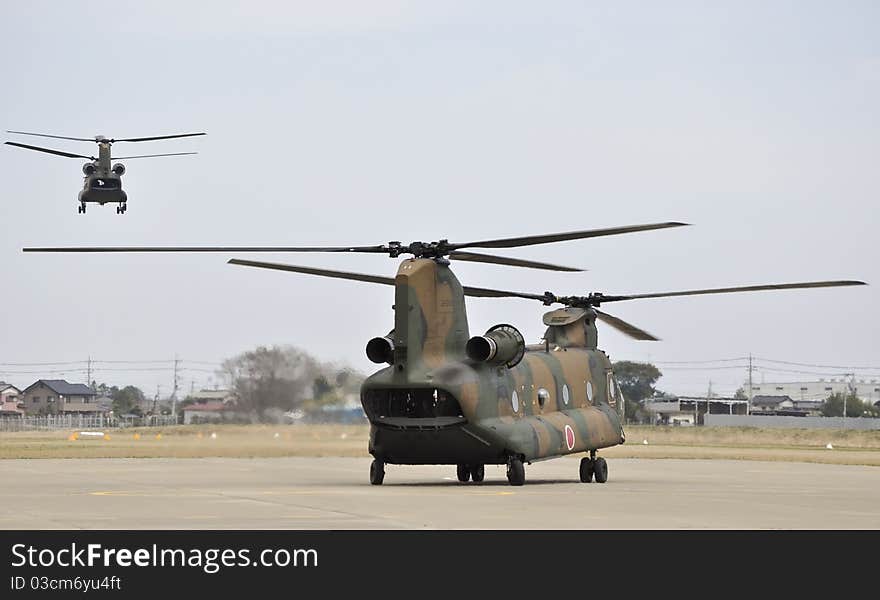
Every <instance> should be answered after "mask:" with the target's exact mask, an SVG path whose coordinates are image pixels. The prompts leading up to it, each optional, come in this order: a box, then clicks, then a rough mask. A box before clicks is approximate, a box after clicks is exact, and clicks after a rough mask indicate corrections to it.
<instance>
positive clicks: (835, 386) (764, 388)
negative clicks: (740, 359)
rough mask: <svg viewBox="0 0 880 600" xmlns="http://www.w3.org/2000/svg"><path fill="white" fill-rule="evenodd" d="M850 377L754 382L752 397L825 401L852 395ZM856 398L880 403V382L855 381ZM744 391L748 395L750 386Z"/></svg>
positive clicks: (744, 386) (745, 386)
mask: <svg viewBox="0 0 880 600" xmlns="http://www.w3.org/2000/svg"><path fill="white" fill-rule="evenodd" d="M851 381H852V380H851V379H850V378H849V377H832V378H830V379H819V380H818V381H800V382H782V383H773V382H769V383H768V382H761V383H755V382H752V388H751V389H752V397H755V396H788V397H789V398H791V399H792V400H794V401H795V402H805V401H809V400H813V401H817V400H818V401H824V400H825V399H826V398H828V396H830V395H832V394H841V393H844V392H846V393H847V394H848V393H850V388H849V386H850V383H851ZM855 388H856V396H857V397H858V398H860V399H861V400H865V401H867V402H868V403H869V404H876V403H877V402H880V380H877V379H858V378H856V380H855ZM743 389H744V390H745V391H746V393H748V391H749V387H748V384H745V385H743Z"/></svg>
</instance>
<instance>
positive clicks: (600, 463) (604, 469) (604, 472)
mask: <svg viewBox="0 0 880 600" xmlns="http://www.w3.org/2000/svg"><path fill="white" fill-rule="evenodd" d="M593 475H595V476H596V483H605V482H606V481H608V463H607V462H605V459H604V458H597V459H596V460H594V461H593Z"/></svg>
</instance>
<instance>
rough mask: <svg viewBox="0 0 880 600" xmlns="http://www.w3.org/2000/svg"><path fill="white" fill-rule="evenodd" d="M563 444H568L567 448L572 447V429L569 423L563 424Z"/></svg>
mask: <svg viewBox="0 0 880 600" xmlns="http://www.w3.org/2000/svg"><path fill="white" fill-rule="evenodd" d="M565 445H566V446H568V449H569V450H571V449H572V448H574V430H573V429H572V428H571V425H566V426H565Z"/></svg>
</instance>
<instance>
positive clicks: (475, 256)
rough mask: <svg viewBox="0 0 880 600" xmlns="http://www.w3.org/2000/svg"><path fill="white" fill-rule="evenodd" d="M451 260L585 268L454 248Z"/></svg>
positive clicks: (557, 268)
mask: <svg viewBox="0 0 880 600" xmlns="http://www.w3.org/2000/svg"><path fill="white" fill-rule="evenodd" d="M449 258H450V260H463V261H470V262H480V263H490V264H496V265H507V266H509V267H526V268H529V269H544V270H546V271H566V272H570V273H574V272H581V271H583V270H584V269H577V268H574V267H564V266H561V265H553V264H550V263H545V262H537V261H533V260H523V259H520V258H510V257H507V256H495V255H492V254H479V253H477V252H459V251H458V250H453V251H452V252H450V253H449Z"/></svg>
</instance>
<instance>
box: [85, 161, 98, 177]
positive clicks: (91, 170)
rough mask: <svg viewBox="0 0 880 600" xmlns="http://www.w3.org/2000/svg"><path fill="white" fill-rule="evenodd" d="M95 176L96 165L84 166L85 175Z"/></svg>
mask: <svg viewBox="0 0 880 600" xmlns="http://www.w3.org/2000/svg"><path fill="white" fill-rule="evenodd" d="M94 174H95V165H93V164H92V163H86V164H84V165H83V175H85V176H86V177H88V176H89V175H94Z"/></svg>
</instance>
